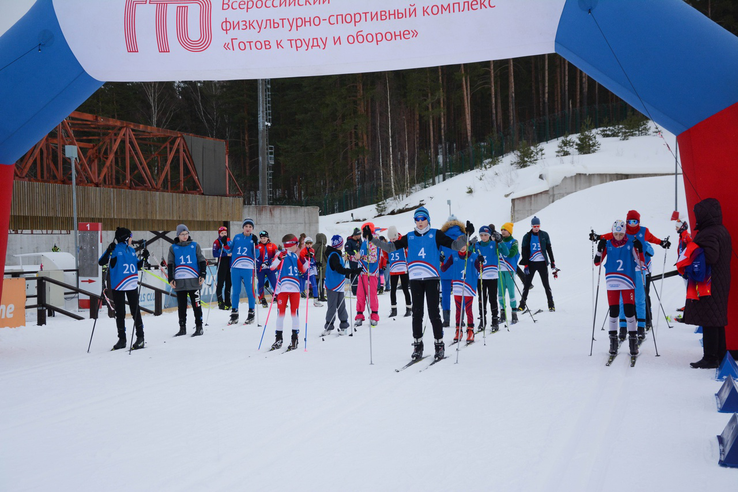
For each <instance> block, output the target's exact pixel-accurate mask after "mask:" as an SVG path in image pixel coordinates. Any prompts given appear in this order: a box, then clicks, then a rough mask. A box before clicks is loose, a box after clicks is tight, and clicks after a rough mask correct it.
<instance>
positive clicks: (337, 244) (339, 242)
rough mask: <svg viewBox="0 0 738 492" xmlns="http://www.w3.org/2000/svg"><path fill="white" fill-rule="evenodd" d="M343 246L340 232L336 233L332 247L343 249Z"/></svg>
mask: <svg viewBox="0 0 738 492" xmlns="http://www.w3.org/2000/svg"><path fill="white" fill-rule="evenodd" d="M341 246H343V238H342V237H341V236H340V235H339V234H336V235H335V236H333V237H332V238H331V247H332V248H336V249H341Z"/></svg>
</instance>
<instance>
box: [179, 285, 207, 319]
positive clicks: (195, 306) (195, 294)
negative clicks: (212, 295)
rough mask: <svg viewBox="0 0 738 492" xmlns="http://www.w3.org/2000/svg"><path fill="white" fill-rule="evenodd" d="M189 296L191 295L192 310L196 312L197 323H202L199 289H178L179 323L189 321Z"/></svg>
mask: <svg viewBox="0 0 738 492" xmlns="http://www.w3.org/2000/svg"><path fill="white" fill-rule="evenodd" d="M187 296H189V297H190V303H191V304H192V311H193V312H194V313H195V325H202V306H201V305H200V291H199V290H178V291H177V312H178V314H179V324H180V325H181V324H184V323H187Z"/></svg>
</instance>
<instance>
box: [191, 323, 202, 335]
mask: <svg viewBox="0 0 738 492" xmlns="http://www.w3.org/2000/svg"><path fill="white" fill-rule="evenodd" d="M192 336H193V337H199V336H202V321H199V322H197V323H195V333H193V334H192Z"/></svg>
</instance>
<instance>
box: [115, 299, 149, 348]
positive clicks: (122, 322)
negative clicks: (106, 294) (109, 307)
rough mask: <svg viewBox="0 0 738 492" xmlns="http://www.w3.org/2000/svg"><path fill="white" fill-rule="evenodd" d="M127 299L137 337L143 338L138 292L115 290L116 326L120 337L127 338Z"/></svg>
mask: <svg viewBox="0 0 738 492" xmlns="http://www.w3.org/2000/svg"><path fill="white" fill-rule="evenodd" d="M126 298H128V307H129V311H130V312H131V316H132V317H133V326H135V327H136V336H137V337H143V336H144V332H143V321H142V320H141V309H139V307H138V290H136V289H134V290H114V291H113V305H114V306H115V326H116V327H117V328H118V337H120V338H125V336H126Z"/></svg>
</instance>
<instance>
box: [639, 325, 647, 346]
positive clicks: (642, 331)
mask: <svg viewBox="0 0 738 492" xmlns="http://www.w3.org/2000/svg"><path fill="white" fill-rule="evenodd" d="M645 339H646V329H645V328H644V327H642V326H639V327H638V341H639V342H642V341H643V340H645Z"/></svg>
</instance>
